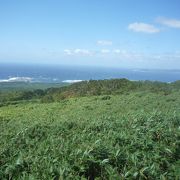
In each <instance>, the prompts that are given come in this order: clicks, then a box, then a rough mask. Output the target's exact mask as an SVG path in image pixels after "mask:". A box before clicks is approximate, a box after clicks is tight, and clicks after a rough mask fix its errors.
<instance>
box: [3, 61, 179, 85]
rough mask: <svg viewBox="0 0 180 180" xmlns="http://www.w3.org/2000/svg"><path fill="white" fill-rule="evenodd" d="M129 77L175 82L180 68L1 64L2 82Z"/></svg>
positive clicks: (69, 80) (52, 81)
mask: <svg viewBox="0 0 180 180" xmlns="http://www.w3.org/2000/svg"><path fill="white" fill-rule="evenodd" d="M112 78H127V79H129V80H152V81H162V82H173V81H176V80H180V70H149V69H121V68H107V67H84V66H62V65H58V66H55V65H39V64H38V65H37V64H36V65H35V64H34V65H27V64H26V65H23V64H0V82H9V81H26V80H27V81H31V82H48V83H49V82H51V83H58V82H62V81H67V80H68V81H67V82H71V80H90V79H95V80H97V79H112Z"/></svg>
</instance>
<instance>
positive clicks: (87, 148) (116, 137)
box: [0, 91, 180, 179]
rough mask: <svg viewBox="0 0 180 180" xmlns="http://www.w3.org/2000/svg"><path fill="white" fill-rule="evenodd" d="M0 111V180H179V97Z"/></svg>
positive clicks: (79, 101)
mask: <svg viewBox="0 0 180 180" xmlns="http://www.w3.org/2000/svg"><path fill="white" fill-rule="evenodd" d="M110 97H111V98H110V99H109V98H107V97H106V96H90V97H79V98H71V99H66V100H61V101H60V102H54V103H47V104H45V103H44V104H41V103H26V102H25V103H21V104H17V105H10V106H4V107H1V108H0V122H1V126H0V179H3V178H7V179H11V178H12V179H20V178H21V179H23V178H24V179H28V178H31V179H53V178H54V179H58V178H59V179H63V178H64V179H79V178H80V176H81V177H85V178H89V179H94V178H95V177H96V178H98V177H99V178H100V179H123V178H127V179H133V178H134V179H166V178H167V179H176V178H177V179H178V178H179V177H180V174H178V170H179V167H180V166H179V165H180V163H179V158H180V157H179V150H180V149H179V138H180V134H179V126H180V121H179V120H180V107H179V105H180V93H179V91H177V92H174V93H171V94H169V95H163V94H156V93H150V92H149V93H143V92H131V93H129V94H122V95H111V96H110Z"/></svg>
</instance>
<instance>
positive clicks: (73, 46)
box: [0, 0, 180, 69]
mask: <svg viewBox="0 0 180 180" xmlns="http://www.w3.org/2000/svg"><path fill="white" fill-rule="evenodd" d="M179 8H180V1H179V0H26V1H25V0H0V63H4V62H11V63H12V62H13V63H16V62H17V63H46V64H47V63H51V64H66V65H91V66H93V65H95V66H114V67H122V68H163V69H174V68H175V69H180V13H179Z"/></svg>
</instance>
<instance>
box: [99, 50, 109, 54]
mask: <svg viewBox="0 0 180 180" xmlns="http://www.w3.org/2000/svg"><path fill="white" fill-rule="evenodd" d="M100 52H101V53H102V54H107V53H110V50H109V49H102V50H101V51H100Z"/></svg>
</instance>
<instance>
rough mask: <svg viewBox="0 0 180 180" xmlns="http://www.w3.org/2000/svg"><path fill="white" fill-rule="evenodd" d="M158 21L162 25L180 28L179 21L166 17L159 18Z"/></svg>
mask: <svg viewBox="0 0 180 180" xmlns="http://www.w3.org/2000/svg"><path fill="white" fill-rule="evenodd" d="M156 21H157V22H158V23H160V24H162V25H166V26H168V27H172V28H180V20H177V19H169V18H164V17H159V18H157V19H156Z"/></svg>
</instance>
